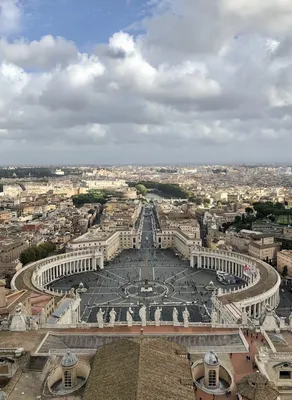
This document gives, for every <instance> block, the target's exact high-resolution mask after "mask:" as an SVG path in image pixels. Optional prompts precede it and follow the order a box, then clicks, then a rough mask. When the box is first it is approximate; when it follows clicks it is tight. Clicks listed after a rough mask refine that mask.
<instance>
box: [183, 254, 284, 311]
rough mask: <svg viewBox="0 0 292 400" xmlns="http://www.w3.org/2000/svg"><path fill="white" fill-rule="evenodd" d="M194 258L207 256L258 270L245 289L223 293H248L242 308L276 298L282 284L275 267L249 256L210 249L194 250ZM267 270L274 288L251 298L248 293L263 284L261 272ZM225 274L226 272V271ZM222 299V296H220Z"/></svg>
mask: <svg viewBox="0 0 292 400" xmlns="http://www.w3.org/2000/svg"><path fill="white" fill-rule="evenodd" d="M193 256H207V257H213V258H217V259H218V258H219V259H224V260H226V261H232V262H235V263H237V264H241V265H242V264H247V265H250V266H252V267H254V268H255V269H256V274H254V276H253V279H248V280H247V285H246V286H244V287H239V288H236V289H226V290H224V289H223V291H222V296H224V295H228V294H230V293H232V294H239V293H241V292H242V293H244V292H246V295H247V298H246V299H243V300H241V301H240V304H241V306H244V307H245V306H249V305H252V304H257V303H259V302H263V301H265V300H266V299H269V298H270V297H272V296H274V295H275V294H276V293H277V292H278V291H279V287H280V284H281V279H280V276H279V274H278V273H277V272H276V271H275V270H274V268H273V267H271V266H270V265H269V264H267V263H265V262H264V261H261V260H258V259H255V258H253V257H251V256H247V255H242V254H238V253H234V252H231V251H225V250H211V249H208V248H196V247H195V248H193V249H192V251H191V257H193ZM207 268H208V269H213V268H212V266H208V267H207ZM263 268H264V269H265V270H266V271H267V273H268V274H270V275H272V276H273V279H272V280H271V282H272V281H273V283H271V285H272V287H270V288H268V289H266V290H265V291H264V292H261V293H260V294H259V295H256V296H254V295H253V296H250V294H249V293H248V291H249V289H252V288H253V287H255V286H256V285H258V284H259V283H260V282H261V270H262V269H263ZM216 270H218V271H223V270H224V267H223V266H221V267H220V268H218V269H216ZM224 272H225V271H224ZM220 297H221V296H220Z"/></svg>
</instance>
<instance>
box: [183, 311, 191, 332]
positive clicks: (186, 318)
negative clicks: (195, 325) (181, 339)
mask: <svg viewBox="0 0 292 400" xmlns="http://www.w3.org/2000/svg"><path fill="white" fill-rule="evenodd" d="M182 315H183V320H184V327H185V328H188V327H189V318H190V313H189V311H188V309H187V307H185V309H184V311H183V313H182Z"/></svg>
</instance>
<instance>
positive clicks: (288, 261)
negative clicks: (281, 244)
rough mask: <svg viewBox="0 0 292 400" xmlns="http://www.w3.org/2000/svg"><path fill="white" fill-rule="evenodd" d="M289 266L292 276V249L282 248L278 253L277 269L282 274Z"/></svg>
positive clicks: (288, 271) (291, 275)
mask: <svg viewBox="0 0 292 400" xmlns="http://www.w3.org/2000/svg"><path fill="white" fill-rule="evenodd" d="M284 267H287V274H288V276H290V277H292V250H282V251H279V252H278V253H277V270H278V272H279V273H280V274H281V273H282V272H283V269H284Z"/></svg>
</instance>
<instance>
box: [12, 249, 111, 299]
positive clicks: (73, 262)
mask: <svg viewBox="0 0 292 400" xmlns="http://www.w3.org/2000/svg"><path fill="white" fill-rule="evenodd" d="M103 268H104V265H103V254H102V253H101V252H100V251H96V250H79V251H75V252H70V253H65V254H59V255H57V256H53V257H48V258H45V259H43V260H39V261H36V262H34V263H31V264H29V265H27V266H26V267H25V268H23V269H21V270H19V271H18V272H17V273H16V274H15V275H14V277H13V279H12V281H11V286H12V287H13V288H14V289H19V288H18V287H17V278H18V277H19V275H20V274H25V272H26V271H27V270H30V271H32V274H31V283H32V285H33V286H34V288H36V289H37V290H39V291H42V292H47V293H50V294H53V295H56V296H62V295H63V294H64V292H58V291H54V290H53V289H51V288H50V289H49V290H48V289H46V286H47V285H49V284H50V283H52V282H54V281H56V280H58V279H60V278H62V277H64V276H69V275H75V274H80V273H82V272H88V271H97V270H99V269H103ZM23 278H24V277H23Z"/></svg>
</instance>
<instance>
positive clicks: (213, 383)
mask: <svg viewBox="0 0 292 400" xmlns="http://www.w3.org/2000/svg"><path fill="white" fill-rule="evenodd" d="M209 386H211V387H215V386H216V371H215V370H213V369H212V370H211V371H209Z"/></svg>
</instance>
